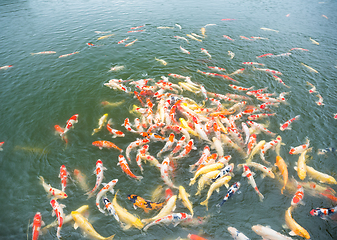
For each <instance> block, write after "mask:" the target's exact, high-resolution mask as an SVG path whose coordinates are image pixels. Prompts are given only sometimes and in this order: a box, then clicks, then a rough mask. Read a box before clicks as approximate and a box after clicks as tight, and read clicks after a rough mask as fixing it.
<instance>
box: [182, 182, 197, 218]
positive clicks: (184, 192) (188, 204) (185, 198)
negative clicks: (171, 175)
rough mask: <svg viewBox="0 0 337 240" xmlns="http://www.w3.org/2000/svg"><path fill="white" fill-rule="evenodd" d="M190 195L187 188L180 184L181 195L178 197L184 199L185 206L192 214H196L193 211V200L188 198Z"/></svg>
mask: <svg viewBox="0 0 337 240" xmlns="http://www.w3.org/2000/svg"><path fill="white" fill-rule="evenodd" d="M189 196H190V195H189V194H188V193H187V192H186V190H185V188H184V187H183V186H179V195H178V197H179V198H180V199H181V200H182V201H183V204H184V206H185V207H186V208H187V209H188V210H190V212H191V214H192V216H193V214H194V212H193V206H192V203H191V201H190V200H189V199H188V197H189Z"/></svg>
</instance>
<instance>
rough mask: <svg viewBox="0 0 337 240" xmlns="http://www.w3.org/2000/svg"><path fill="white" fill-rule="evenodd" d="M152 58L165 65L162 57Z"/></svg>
mask: <svg viewBox="0 0 337 240" xmlns="http://www.w3.org/2000/svg"><path fill="white" fill-rule="evenodd" d="M154 59H156V60H157V61H158V62H160V63H161V64H163V65H164V66H166V65H167V62H166V61H165V60H163V59H159V58H156V57H155V58H154Z"/></svg>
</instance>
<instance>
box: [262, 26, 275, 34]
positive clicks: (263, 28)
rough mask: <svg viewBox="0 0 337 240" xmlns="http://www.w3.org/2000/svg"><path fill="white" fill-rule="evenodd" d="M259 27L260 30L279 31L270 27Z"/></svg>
mask: <svg viewBox="0 0 337 240" xmlns="http://www.w3.org/2000/svg"><path fill="white" fill-rule="evenodd" d="M260 29H262V30H264V31H272V32H277V33H278V32H279V31H277V30H274V29H270V28H265V27H262V28H260Z"/></svg>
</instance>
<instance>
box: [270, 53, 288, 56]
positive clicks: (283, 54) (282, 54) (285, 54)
mask: <svg viewBox="0 0 337 240" xmlns="http://www.w3.org/2000/svg"><path fill="white" fill-rule="evenodd" d="M290 55H291V53H281V54H277V55H274V57H288V56H290Z"/></svg>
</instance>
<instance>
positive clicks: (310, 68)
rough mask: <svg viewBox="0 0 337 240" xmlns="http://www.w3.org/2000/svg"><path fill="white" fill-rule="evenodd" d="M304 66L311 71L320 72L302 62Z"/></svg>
mask: <svg viewBox="0 0 337 240" xmlns="http://www.w3.org/2000/svg"><path fill="white" fill-rule="evenodd" d="M301 64H302V65H303V66H304V67H306V68H308V69H309V71H310V72H314V73H318V71H317V70H316V69H313V68H312V67H309V66H308V65H306V64H304V63H301Z"/></svg>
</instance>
